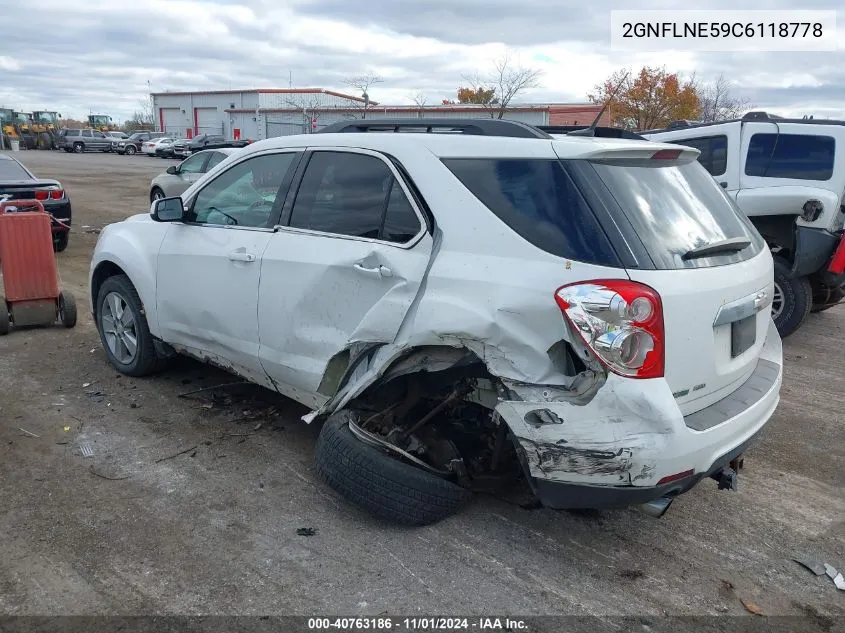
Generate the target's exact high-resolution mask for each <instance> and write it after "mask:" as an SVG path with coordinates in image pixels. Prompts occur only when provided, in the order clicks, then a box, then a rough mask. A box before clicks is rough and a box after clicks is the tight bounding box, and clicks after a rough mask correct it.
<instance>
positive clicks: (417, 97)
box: [411, 90, 426, 117]
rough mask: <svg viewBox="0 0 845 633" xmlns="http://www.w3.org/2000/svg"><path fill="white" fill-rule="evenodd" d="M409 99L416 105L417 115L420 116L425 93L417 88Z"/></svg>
mask: <svg viewBox="0 0 845 633" xmlns="http://www.w3.org/2000/svg"><path fill="white" fill-rule="evenodd" d="M411 101H413V102H414V103H415V104H416V106H417V116H419V117H422V115H423V112H424V111H425V104H426V98H425V93H424V92H423V91H422V90H417V92H416V93H414V94H413V95H412V96H411Z"/></svg>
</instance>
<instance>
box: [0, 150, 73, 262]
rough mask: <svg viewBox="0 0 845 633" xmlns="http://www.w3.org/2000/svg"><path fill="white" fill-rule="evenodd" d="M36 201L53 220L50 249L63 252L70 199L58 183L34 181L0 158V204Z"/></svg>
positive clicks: (8, 159)
mask: <svg viewBox="0 0 845 633" xmlns="http://www.w3.org/2000/svg"><path fill="white" fill-rule="evenodd" d="M14 200H39V201H40V202H41V204H43V205H44V210H45V211H46V212H47V213H49V214H50V215H51V216H53V249H54V250H55V251H56V252H61V251H63V250H65V249H66V248H67V243H68V235H69V234H70V221H71V212H70V198H68V195H67V192H66V191H65V190H64V187H62V183H60V182H59V181H58V180H53V179H52V178H38V177H37V176H36V175H35V174H33V173H32V172H31V171H29V170H28V169H27V168H26V167H24V166H23V164H21V163H20V162H18V161H17V160H16V159H15V158H13V157H11V156H9V155H8V154H0V202H2V201H7V202H9V201H14Z"/></svg>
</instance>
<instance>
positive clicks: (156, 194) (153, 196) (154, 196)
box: [150, 187, 165, 203]
mask: <svg viewBox="0 0 845 633" xmlns="http://www.w3.org/2000/svg"><path fill="white" fill-rule="evenodd" d="M164 198H165V195H164V192H163V191H162V190H161V189H160V188H158V187H153V189H152V191H150V203H153V202H155V201H156V200H164Z"/></svg>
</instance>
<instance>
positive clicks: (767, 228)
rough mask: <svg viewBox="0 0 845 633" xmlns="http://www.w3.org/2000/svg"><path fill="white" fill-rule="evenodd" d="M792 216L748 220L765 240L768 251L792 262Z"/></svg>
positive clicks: (760, 217) (761, 217)
mask: <svg viewBox="0 0 845 633" xmlns="http://www.w3.org/2000/svg"><path fill="white" fill-rule="evenodd" d="M795 218H796V216H794V215H766V216H756V217H751V218H748V219H749V220H751V223H752V224H753V225H754V227H755V228H756V229H757V230H758V231H759V232H760V235H762V236H763V239H765V240H766V243H767V244H768V245H769V249H770V250H771V251H772V252H773V253H774V254H777V255H780V256H781V257H783V258H784V259H786V260H788V261H789V262H790V263H791V262H792V258H793V254H794V253H795Z"/></svg>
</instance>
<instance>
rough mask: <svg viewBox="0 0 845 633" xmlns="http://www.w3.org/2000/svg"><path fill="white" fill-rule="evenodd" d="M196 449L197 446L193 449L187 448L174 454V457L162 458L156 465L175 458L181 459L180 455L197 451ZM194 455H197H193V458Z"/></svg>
mask: <svg viewBox="0 0 845 633" xmlns="http://www.w3.org/2000/svg"><path fill="white" fill-rule="evenodd" d="M196 449H197V445H196V444H194V445H193V446H192V447H191V448H186V449H185V450H184V451H179V452H178V453H174V454H173V455H168V456H167V457H161V458H159V459H157V460H156V464H158V463H159V462H163V461H165V460H168V459H173V458H174V457H179V456H180V455H184V454H185V453H190V452H191V451H196ZM194 455H196V452H194V454H193V455H191V457H193V456H194Z"/></svg>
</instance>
